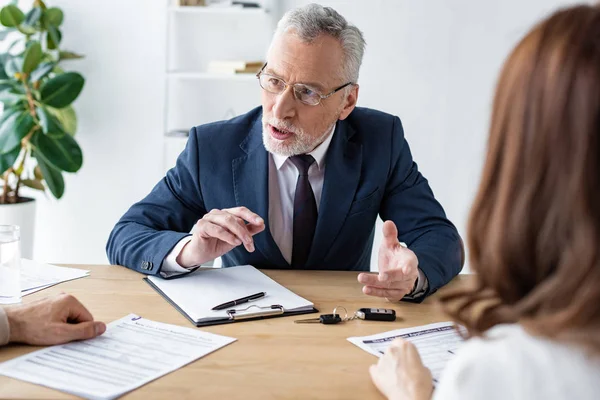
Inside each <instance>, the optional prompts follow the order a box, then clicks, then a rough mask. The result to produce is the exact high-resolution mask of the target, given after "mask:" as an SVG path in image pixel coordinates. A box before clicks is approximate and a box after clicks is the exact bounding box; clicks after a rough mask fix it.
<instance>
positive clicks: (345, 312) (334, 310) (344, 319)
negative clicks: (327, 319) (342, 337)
mask: <svg viewBox="0 0 600 400" xmlns="http://www.w3.org/2000/svg"><path fill="white" fill-rule="evenodd" d="M338 308H343V309H344V314H345V316H344V318H342V321H346V320H348V310H346V307H342V306H337V307H335V308H334V309H333V315H336V314H337V309H338Z"/></svg>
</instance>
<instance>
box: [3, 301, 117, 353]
mask: <svg viewBox="0 0 600 400" xmlns="http://www.w3.org/2000/svg"><path fill="white" fill-rule="evenodd" d="M5 311H6V316H7V317H8V324H9V327H10V338H9V341H10V342H19V343H27V344H34V345H53V344H61V343H66V342H70V341H72V340H82V339H91V338H93V337H96V336H98V335H101V334H102V333H104V331H106V325H104V323H103V322H99V321H94V318H93V317H92V314H90V312H89V311H88V310H87V309H86V308H85V307H84V306H83V304H81V303H80V302H79V301H78V300H77V299H76V298H75V297H73V296H71V295H68V294H61V295H59V296H55V297H51V298H46V299H42V300H38V301H35V302H33V303H29V304H25V305H22V306H16V307H7V308H6V309H5Z"/></svg>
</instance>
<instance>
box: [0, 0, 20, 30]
mask: <svg viewBox="0 0 600 400" xmlns="http://www.w3.org/2000/svg"><path fill="white" fill-rule="evenodd" d="M24 19H25V14H23V11H21V10H20V9H19V7H17V6H15V5H14V4H9V5H7V6H6V7H2V10H0V23H1V24H2V25H4V26H7V27H9V28H13V27H16V26H18V25H20V24H21V22H23V20H24Z"/></svg>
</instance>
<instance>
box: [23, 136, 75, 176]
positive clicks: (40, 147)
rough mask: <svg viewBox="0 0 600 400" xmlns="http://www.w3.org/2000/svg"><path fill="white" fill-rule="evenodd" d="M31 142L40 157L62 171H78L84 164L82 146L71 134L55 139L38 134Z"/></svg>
mask: <svg viewBox="0 0 600 400" xmlns="http://www.w3.org/2000/svg"><path fill="white" fill-rule="evenodd" d="M31 144H32V145H33V146H34V148H35V149H36V154H37V155H38V156H39V157H42V158H43V159H44V161H46V162H47V163H49V164H50V165H52V166H53V167H55V168H56V169H58V170H60V171H66V172H77V171H78V170H79V168H81V165H82V164H83V153H82V152H81V148H80V147H79V145H78V144H77V142H76V141H75V139H73V138H72V137H71V136H70V135H64V136H62V137H61V138H58V139H54V138H51V137H48V136H46V135H40V134H37V135H34V136H33V137H32V140H31Z"/></svg>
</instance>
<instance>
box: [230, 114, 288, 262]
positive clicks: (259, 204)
mask: <svg viewBox="0 0 600 400" xmlns="http://www.w3.org/2000/svg"><path fill="white" fill-rule="evenodd" d="M240 147H241V149H242V150H243V151H244V152H245V153H246V154H245V155H244V156H242V157H239V158H236V159H234V160H233V161H232V162H231V167H232V170H233V190H234V194H235V202H236V204H237V206H238V207H241V206H244V207H247V208H248V209H249V210H250V211H253V212H255V213H256V214H258V215H260V216H261V217H262V218H263V220H264V221H265V230H264V231H263V232H261V233H258V234H256V235H255V236H254V246H255V248H256V249H257V250H258V251H260V252H261V253H262V254H263V256H265V258H266V259H267V260H268V261H269V262H270V263H272V264H275V265H277V266H280V267H281V268H289V267H290V265H289V264H288V263H287V262H286V261H285V258H283V255H282V254H281V251H280V250H279V247H278V246H277V244H276V243H275V241H274V240H273V236H271V232H270V230H269V184H268V182H269V153H268V152H267V151H266V150H265V148H264V146H263V142H262V122H261V116H260V115H259V117H258V118H257V119H256V121H255V122H254V124H253V125H252V128H251V130H250V134H249V135H248V136H246V139H245V140H244V141H243V142H242V143H241V144H240Z"/></svg>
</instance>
